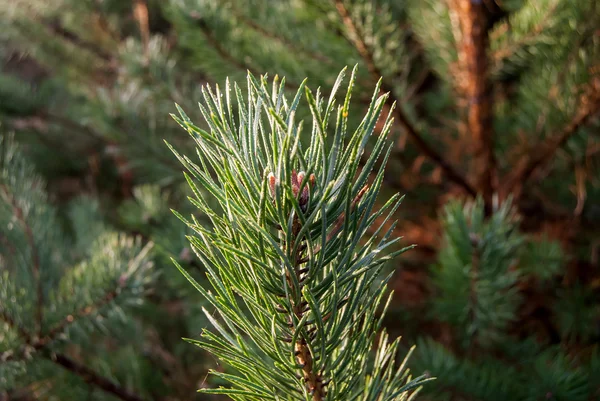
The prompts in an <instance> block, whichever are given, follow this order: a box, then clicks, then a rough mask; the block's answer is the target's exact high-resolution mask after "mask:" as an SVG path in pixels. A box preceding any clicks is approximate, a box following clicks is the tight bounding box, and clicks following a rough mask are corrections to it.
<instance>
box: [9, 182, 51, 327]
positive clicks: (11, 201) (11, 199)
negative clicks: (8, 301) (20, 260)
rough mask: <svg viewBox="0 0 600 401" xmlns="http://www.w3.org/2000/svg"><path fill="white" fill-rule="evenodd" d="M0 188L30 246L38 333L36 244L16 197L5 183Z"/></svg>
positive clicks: (40, 291)
mask: <svg viewBox="0 0 600 401" xmlns="http://www.w3.org/2000/svg"><path fill="white" fill-rule="evenodd" d="M0 190H1V191H2V192H3V193H4V197H5V198H6V199H7V201H8V203H9V204H10V205H11V207H12V209H13V214H14V216H15V218H16V219H17V220H18V221H19V224H21V226H22V227H23V230H25V236H26V237H27V243H28V244H29V247H30V248H31V259H32V261H31V262H32V264H33V265H32V274H33V279H34V281H35V291H36V296H37V302H36V307H35V315H36V323H37V326H38V327H37V332H38V335H40V334H41V332H42V321H43V318H44V316H43V306H44V292H43V287H42V281H41V279H40V257H39V252H38V248H37V245H36V243H35V238H34V237H33V230H32V229H31V226H29V224H28V223H27V221H26V220H25V215H24V213H23V209H21V207H20V206H19V205H18V204H17V202H16V199H15V198H14V196H12V194H11V193H10V191H9V189H8V187H7V186H6V185H5V184H1V183H0Z"/></svg>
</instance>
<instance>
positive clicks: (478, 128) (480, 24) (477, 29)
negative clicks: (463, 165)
mask: <svg viewBox="0 0 600 401" xmlns="http://www.w3.org/2000/svg"><path fill="white" fill-rule="evenodd" d="M449 5H450V11H451V12H452V13H453V14H454V17H455V18H456V20H457V21H458V25H459V27H460V35H458V36H459V39H460V41H459V47H458V71H457V73H456V74H455V80H456V83H455V84H456V87H457V88H458V89H459V91H460V92H461V94H462V95H463V96H464V97H465V100H466V106H467V127H468V130H469V133H470V135H471V140H472V141H473V144H474V149H473V159H474V166H473V170H474V172H475V174H476V180H475V182H476V184H475V185H476V187H477V190H478V191H479V192H480V193H481V194H482V195H483V198H484V200H485V203H486V205H489V204H490V203H491V200H492V195H493V192H494V189H495V184H494V176H495V170H496V160H495V157H494V142H493V141H494V132H493V124H492V118H493V117H492V109H493V99H492V91H491V83H490V80H489V71H488V64H489V63H488V56H487V51H488V47H489V38H488V15H487V11H486V5H485V4H484V2H483V1H478V2H475V1H471V0H451V1H449Z"/></svg>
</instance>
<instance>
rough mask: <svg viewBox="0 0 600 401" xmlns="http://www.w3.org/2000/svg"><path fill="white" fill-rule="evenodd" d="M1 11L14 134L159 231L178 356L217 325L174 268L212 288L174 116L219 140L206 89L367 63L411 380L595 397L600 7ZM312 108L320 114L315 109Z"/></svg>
mask: <svg viewBox="0 0 600 401" xmlns="http://www.w3.org/2000/svg"><path fill="white" fill-rule="evenodd" d="M5 3H6V4H2V5H0V24H1V26H2V29H0V32H2V33H1V34H0V40H1V41H2V43H3V45H4V46H0V50H1V51H2V56H3V57H4V58H5V59H6V60H8V61H7V62H6V63H5V66H4V68H3V70H2V71H1V72H0V80H1V83H0V113H1V114H2V120H3V121H4V125H6V126H8V127H10V128H11V129H13V130H15V131H16V132H17V135H16V137H17V140H18V141H19V142H21V143H23V145H25V149H26V150H27V152H28V153H29V154H30V155H32V157H31V159H32V160H33V161H35V163H36V165H37V166H39V167H38V171H40V172H41V173H43V174H44V176H45V177H46V179H48V180H49V181H50V183H51V184H53V185H50V186H49V189H51V190H53V191H57V190H56V188H62V186H61V185H58V183H62V182H63V181H65V179H64V177H69V180H68V182H72V180H71V177H73V176H75V177H78V178H79V179H78V183H79V184H78V187H79V188H77V189H76V190H74V191H73V192H77V193H79V192H82V190H83V191H84V192H91V193H99V194H100V195H101V196H100V199H101V202H99V205H100V208H101V209H102V210H104V211H108V212H107V213H105V215H106V216H108V219H105V220H106V221H107V223H108V224H109V225H115V226H117V227H119V228H120V229H122V230H125V231H129V232H131V233H137V234H142V235H143V236H144V238H145V240H149V239H152V240H153V242H154V243H155V246H154V248H153V255H155V256H153V259H154V264H155V270H157V271H160V272H166V274H162V277H164V278H165V280H164V281H161V284H164V287H166V288H168V289H166V288H165V289H164V291H161V292H160V295H157V296H158V298H159V299H158V300H156V305H161V306H164V305H169V304H171V303H173V302H177V303H178V304H179V303H182V304H183V305H184V306H183V307H182V310H184V311H185V312H184V313H183V314H182V315H183V319H182V320H181V322H180V323H178V325H177V327H176V328H172V327H171V326H170V327H169V329H167V330H165V331H177V333H178V334H177V335H173V336H172V337H174V338H172V341H169V345H168V346H167V348H168V349H169V350H170V351H174V349H175V348H174V347H175V345H174V344H179V343H180V341H179V337H182V336H185V337H190V336H191V337H194V335H192V333H193V334H196V333H197V332H198V330H199V329H200V328H201V327H204V326H206V325H207V324H208V322H207V321H206V319H196V318H194V317H196V316H199V315H200V313H199V312H200V311H199V310H197V309H199V308H200V306H198V305H201V302H199V298H196V295H195V294H193V293H192V292H190V291H189V288H188V287H189V286H188V285H187V284H186V283H183V282H182V281H181V280H180V278H181V277H179V275H177V274H173V273H172V270H169V269H170V262H169V261H168V259H169V258H170V257H175V258H176V259H178V261H179V263H180V264H182V265H183V267H184V269H185V270H186V271H188V272H190V273H192V274H194V275H195V278H196V280H200V281H201V278H202V276H203V275H202V274H195V273H197V272H196V270H203V269H204V266H203V265H202V264H201V263H197V262H196V261H195V258H194V256H193V255H191V252H190V248H189V247H188V245H187V242H186V239H185V235H186V232H184V231H183V230H184V229H183V228H182V226H181V225H179V226H178V223H177V222H173V220H170V217H169V211H168V209H169V207H173V208H175V209H176V210H179V211H181V212H182V214H184V215H187V214H189V213H194V212H196V211H195V210H194V207H192V208H189V206H188V205H187V204H186V202H183V200H184V199H185V194H186V193H187V191H188V190H187V189H185V188H186V185H185V184H186V183H185V182H184V181H185V180H183V178H182V176H181V174H180V173H179V171H180V165H179V163H177V162H176V160H175V159H173V158H172V157H170V155H169V152H168V151H165V148H164V145H163V143H162V140H163V139H167V140H168V142H169V143H171V144H172V145H173V147H174V148H176V149H177V150H178V151H179V152H180V153H181V154H184V155H188V156H190V155H192V154H193V148H194V142H193V140H191V139H189V138H186V137H185V136H184V135H181V130H180V129H179V127H177V126H176V124H173V123H172V121H170V118H169V117H168V114H169V113H170V112H173V102H177V103H178V104H180V105H181V106H182V108H183V109H185V110H186V112H187V113H188V114H189V115H190V119H191V120H192V121H194V122H196V123H197V124H199V125H200V127H199V128H200V129H204V130H206V131H210V126H209V125H202V124H201V123H200V121H201V120H202V113H201V112H200V111H199V110H198V109H197V108H196V107H194V104H193V103H194V102H195V101H197V100H199V99H200V98H201V97H202V94H201V93H200V91H199V87H200V84H201V83H204V82H206V81H208V82H219V83H222V82H224V81H225V79H226V77H229V78H230V80H231V81H238V82H242V81H243V80H245V79H246V74H247V71H250V72H252V73H253V74H254V75H255V76H259V75H261V74H263V73H269V75H270V76H275V75H277V74H278V75H279V76H285V77H286V85H285V89H284V91H285V95H286V96H287V97H289V98H291V97H292V96H294V94H295V93H296V92H297V90H298V88H299V87H300V86H301V85H302V82H303V80H304V78H305V77H310V80H309V82H310V86H311V87H312V88H317V87H321V91H322V93H323V95H322V96H323V98H328V96H329V91H330V90H331V88H332V87H333V85H334V83H335V80H336V77H337V74H338V72H339V70H340V69H342V68H343V67H344V66H347V65H355V64H358V65H359V69H358V73H357V76H356V82H355V84H354V88H353V104H354V105H355V106H359V105H362V106H363V109H362V110H361V111H360V112H359V110H356V112H352V113H350V114H349V116H348V127H349V129H350V130H351V131H352V130H354V129H356V127H358V126H359V124H360V122H361V121H362V118H363V116H364V115H365V113H366V110H367V109H368V105H369V104H370V102H371V95H372V88H373V87H374V85H375V84H376V82H378V80H379V79H380V78H382V82H381V92H382V94H383V93H388V96H389V100H390V101H389V102H388V105H391V104H392V103H394V101H395V103H396V108H395V109H394V110H390V109H389V106H388V105H385V106H384V107H383V112H382V113H383V116H384V117H386V118H387V113H391V114H392V117H393V118H394V119H395V124H394V125H392V127H391V128H390V132H389V134H388V135H389V137H390V139H391V140H394V141H395V144H396V146H395V147H394V148H393V149H392V151H391V154H390V157H389V160H388V164H387V170H386V171H387V173H386V175H385V177H384V182H383V184H382V188H381V193H382V194H381V195H383V196H389V195H390V194H391V193H395V192H401V193H405V194H407V196H406V198H405V200H404V203H403V207H401V208H399V209H398V210H397V211H396V213H395V215H394V216H393V218H394V219H398V220H399V222H400V224H399V225H398V227H397V228H396V229H395V230H394V232H393V234H392V235H393V236H400V235H404V236H405V240H404V242H405V243H407V244H410V243H416V244H418V247H417V248H415V249H413V250H411V252H407V253H406V254H405V255H404V256H403V257H402V258H401V259H399V260H398V262H396V264H391V263H390V264H389V268H386V271H388V272H389V271H392V270H398V271H399V273H398V274H397V275H396V276H394V279H393V280H392V281H391V282H390V286H391V287H392V288H395V289H396V292H395V294H396V296H395V298H394V300H393V302H392V303H391V305H390V308H389V311H388V314H387V318H386V320H385V321H384V322H383V324H384V325H386V326H387V327H388V329H389V331H390V334H396V329H398V330H399V331H400V333H401V334H402V335H404V336H405V339H404V340H403V344H412V343H414V342H415V341H418V343H419V344H420V346H418V347H417V352H416V353H415V354H413V357H412V358H411V359H410V361H412V362H411V368H412V370H413V371H414V372H417V373H421V372H422V371H425V370H426V371H428V372H430V373H431V374H432V375H434V376H436V377H438V380H437V381H436V382H435V383H434V384H431V385H428V386H426V387H425V391H424V392H421V393H420V397H421V398H424V399H432V400H437V399H467V400H488V399H492V400H493V399H503V400H504V399H517V400H534V399H535V400H537V399H552V398H554V399H557V400H558V399H577V400H578V399H582V400H583V399H586V397H587V399H588V400H591V399H595V398H597V397H598V396H599V394H600V389H599V388H598V385H596V384H595V383H599V382H600V362H599V359H598V357H599V354H598V350H597V349H595V348H594V344H595V343H597V342H598V339H599V337H600V332H599V329H598V327H599V321H600V312H599V311H598V308H597V303H598V302H597V300H598V299H597V298H598V294H597V283H598V248H597V243H598V238H599V236H598V227H599V226H600V224H599V223H600V220H599V216H600V214H599V213H598V207H597V206H596V204H597V202H596V200H598V199H599V197H600V192H599V188H600V186H599V185H598V179H597V176H598V174H597V171H599V164H598V160H599V159H598V154H599V153H598V149H600V147H599V144H598V135H597V131H598V124H599V121H598V110H599V109H600V107H599V106H600V91H599V87H598V82H599V81H598V78H599V77H598V72H599V71H600V69H599V67H598V66H599V61H600V53H599V50H600V48H599V42H598V41H599V38H600V37H599V36H598V26H600V12H599V8H598V5H597V2H596V1H595V0H591V1H590V0H575V1H572V0H535V1H534V0H529V1H526V0H504V1H502V2H498V1H496V2H494V1H488V0H485V1H467V0H449V1H433V0H422V1H416V0H415V1H413V0H407V1H404V2H397V1H389V0H329V1H314V0H280V1H270V0H217V1H198V0H168V1H163V2H159V1H155V0H148V1H145V0H136V1H133V2H122V1H92V0H90V1H75V0H62V1H61V2H50V1H48V0H21V1H19V2H12V3H11V2H5ZM22 55H25V56H22ZM21 57H24V58H21ZM23 66H24V67H27V68H23ZM90 66H94V68H90ZM296 120H297V121H299V120H305V121H311V120H312V114H311V113H310V110H309V109H306V108H305V109H301V108H300V109H298V110H297V116H296ZM382 129H383V125H382V124H377V125H376V132H377V133H379V132H380V130H382ZM375 143H376V142H374V141H370V142H368V143H367V144H366V148H365V157H364V160H363V162H366V160H368V159H367V158H368V157H369V155H370V154H371V152H372V150H373V149H374V146H375ZM57 149H58V150H60V152H57ZM82 156H83V157H82ZM190 157H191V156H190ZM65 192H69V193H70V192H71V190H69V191H65V190H60V191H57V195H58V197H59V198H64V197H68V196H70V195H69V193H67V194H65ZM167 194H168V195H167ZM509 201H510V202H509ZM448 202H450V203H448ZM211 207H212V206H211ZM215 207H216V206H215ZM185 208H188V209H185ZM184 209H185V210H184ZM115 210H116V211H117V212H114V211H115ZM440 210H441V211H440ZM197 218H198V219H199V220H202V222H203V223H205V224H209V225H210V219H208V218H207V217H206V216H201V215H198V216H197ZM178 227H179V228H178ZM496 258H498V259H496ZM387 269H389V270H387ZM482 277H483V279H482ZM201 285H205V283H201ZM498 293H500V294H501V295H502V296H499V294H498ZM204 306H207V307H209V305H204ZM157 308H158V306H157ZM162 310H163V311H164V310H165V309H162ZM165 313H166V314H167V315H166V316H171V317H172V316H173V314H169V312H165ZM162 316H165V315H162ZM159 321H160V322H161V323H164V322H165V321H168V319H160V318H159ZM398 321H400V322H401V323H400V324H399V323H398ZM150 326H151V327H152V324H151V325H150ZM180 326H182V327H184V328H182V327H180ZM147 328H148V326H146V329H147ZM406 337H408V339H407V338H406ZM152 344H154V343H152ZM165 346H166V345H165ZM181 350H185V351H181ZM188 352H191V351H190V348H186V347H185V346H181V348H180V349H179V351H178V352H173V353H174V354H175V355H177V358H182V359H183V358H184V356H185V355H186V353H188ZM191 359H192V362H190V363H183V364H182V366H183V368H181V367H180V368H178V369H177V370H176V371H177V372H178V373H179V374H180V375H183V374H182V373H181V372H186V373H188V374H189V375H190V377H194V376H195V377H196V379H197V378H198V377H204V376H203V372H201V371H198V370H195V371H192V366H194V362H195V361H199V360H203V359H201V357H200V356H197V357H194V358H191ZM203 361H204V360H203ZM204 362H205V363H208V364H209V365H212V364H213V363H214V362H213V361H212V360H211V359H207V360H206V361H204ZM524 373H531V375H529V376H527V375H525V374H524ZM170 376H173V374H172V371H171V375H170ZM146 383H148V382H146ZM204 385H205V384H203V386H204ZM206 385H207V386H210V387H215V386H217V385H218V383H217V382H208V383H207V384H206ZM182 387H186V386H182ZM186 388H187V387H186ZM459 390H460V391H459ZM183 399H185V398H183Z"/></svg>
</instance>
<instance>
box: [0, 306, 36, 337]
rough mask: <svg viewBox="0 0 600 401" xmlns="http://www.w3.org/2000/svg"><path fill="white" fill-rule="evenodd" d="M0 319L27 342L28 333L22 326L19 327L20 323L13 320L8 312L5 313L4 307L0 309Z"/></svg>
mask: <svg viewBox="0 0 600 401" xmlns="http://www.w3.org/2000/svg"><path fill="white" fill-rule="evenodd" d="M0 320H2V321H4V323H6V324H8V326H9V327H10V328H12V329H14V330H17V333H19V336H21V338H23V339H24V340H25V342H29V339H30V336H29V333H28V332H27V331H26V330H25V329H24V328H23V327H21V325H19V324H17V322H15V321H14V319H13V318H12V317H11V316H10V315H9V314H8V313H6V311H5V310H4V309H0Z"/></svg>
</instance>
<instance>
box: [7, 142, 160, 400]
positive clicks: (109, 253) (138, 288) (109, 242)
mask: <svg viewBox="0 0 600 401" xmlns="http://www.w3.org/2000/svg"><path fill="white" fill-rule="evenodd" d="M44 186H45V185H44V183H43V181H42V180H41V179H40V178H39V177H38V176H37V175H36V174H35V172H34V171H33V169H32V168H31V166H30V164H29V163H28V162H27V161H26V160H25V159H24V158H23V156H22V154H21V151H20V149H19V148H18V147H17V146H16V145H15V144H14V141H13V139H12V137H11V136H4V137H2V138H0V200H1V202H0V227H3V229H2V233H1V234H0V272H1V275H0V321H1V325H0V329H1V330H2V331H1V332H0V350H1V351H2V353H1V356H2V360H3V361H4V362H3V364H2V371H1V372H0V373H1V374H0V384H1V386H0V388H1V389H7V388H14V387H15V386H28V385H33V386H37V385H41V386H43V387H47V391H50V393H49V395H50V394H52V391H51V390H53V385H52V383H53V381H52V380H51V381H47V380H48V377H47V375H45V374H43V372H44V371H50V370H54V371H56V369H57V367H56V366H54V367H52V365H55V363H54V361H55V359H54V355H55V354H56V353H59V354H63V353H68V348H67V346H69V347H73V346H75V345H77V344H83V343H85V342H86V341H89V339H90V338H91V337H93V338H95V339H96V341H97V340H98V339H99V337H98V335H99V334H101V333H102V334H104V335H110V336H112V337H113V338H114V337H115V336H116V333H115V332H114V331H113V330H114V329H116V328H117V327H118V325H116V324H114V321H115V320H119V321H122V322H126V321H127V320H128V319H130V317H129V316H127V314H128V311H129V310H131V308H132V306H133V307H137V305H138V304H139V303H140V301H141V300H142V296H143V292H144V291H145V288H146V287H147V286H148V284H149V280H150V279H151V278H152V275H151V273H150V270H149V268H150V266H151V263H150V261H149V257H148V253H149V250H150V248H151V243H149V244H147V245H145V246H144V245H142V244H141V242H140V240H139V239H135V238H132V237H128V236H125V235H122V234H118V233H116V232H112V231H110V230H108V229H107V228H106V227H105V226H104V224H103V223H102V220H100V219H99V216H98V213H97V205H96V204H95V203H93V202H90V201H89V200H85V199H80V200H77V201H76V203H74V204H73V207H72V208H71V209H70V217H71V219H70V223H71V228H72V232H73V233H75V237H74V238H73V237H72V236H70V235H68V234H67V233H66V232H64V230H63V229H62V228H61V221H60V219H59V216H58V214H57V212H56V210H55V208H54V207H53V206H52V205H51V204H50V201H49V199H48V197H47V195H46V193H45V189H44ZM127 324H130V323H127ZM59 371H61V369H59ZM65 373H66V372H65ZM67 374H70V373H67ZM131 374H132V372H128V373H127V375H128V376H130V377H131ZM63 376H64V374H61V377H63ZM63 379H64V377H63ZM37 380H41V381H42V382H40V383H37V384H36V381H37ZM46 381H47V382H46ZM81 386H82V387H83V388H84V389H85V388H86V387H87V385H86V384H85V382H81V383H80V387H81Z"/></svg>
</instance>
